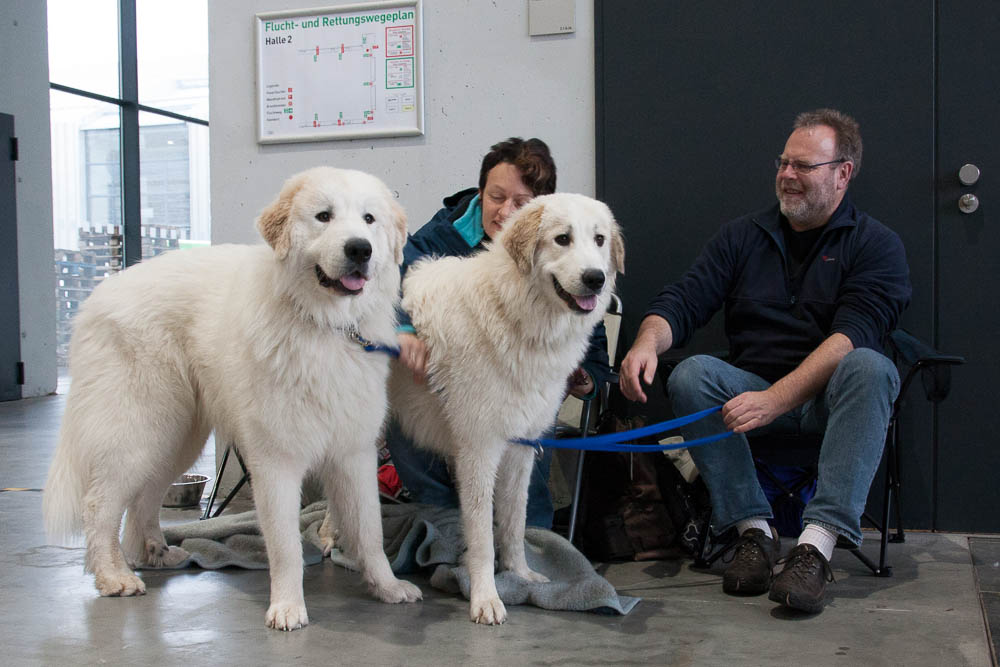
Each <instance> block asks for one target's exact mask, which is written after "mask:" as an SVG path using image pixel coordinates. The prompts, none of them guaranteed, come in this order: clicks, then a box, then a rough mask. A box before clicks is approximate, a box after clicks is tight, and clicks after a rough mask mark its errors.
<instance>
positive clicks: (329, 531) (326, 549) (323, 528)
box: [318, 511, 340, 556]
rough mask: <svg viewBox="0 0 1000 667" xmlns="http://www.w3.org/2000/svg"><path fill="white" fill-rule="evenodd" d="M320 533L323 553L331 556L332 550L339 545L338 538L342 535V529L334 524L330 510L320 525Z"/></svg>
mask: <svg viewBox="0 0 1000 667" xmlns="http://www.w3.org/2000/svg"><path fill="white" fill-rule="evenodd" d="M318 534H319V541H320V544H321V545H322V546H323V555H324V556H329V555H330V552H331V551H333V549H334V547H336V546H337V540H338V538H339V537H340V531H338V530H337V527H336V526H334V525H333V519H331V518H330V512H329V511H327V513H326V515H325V516H324V517H323V523H322V524H321V525H320V527H319V531H318Z"/></svg>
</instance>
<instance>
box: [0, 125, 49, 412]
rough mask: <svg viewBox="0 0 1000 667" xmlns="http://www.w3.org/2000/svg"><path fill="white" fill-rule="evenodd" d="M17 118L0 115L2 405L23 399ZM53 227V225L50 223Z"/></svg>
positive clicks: (0, 398)
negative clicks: (15, 151)
mask: <svg viewBox="0 0 1000 667" xmlns="http://www.w3.org/2000/svg"><path fill="white" fill-rule="evenodd" d="M13 137H14V117H13V116H11V115H8V114H5V113H0V276H2V281H3V283H2V284H3V287H2V288H0V401H12V400H14V399H18V398H21V386H20V384H18V372H17V368H18V363H19V362H20V360H21V320H20V316H19V306H18V289H17V196H16V193H17V191H16V185H15V181H14V157H15V156H14V155H13V154H12V150H13V149H12V143H11V141H12V139H13ZM49 224H51V223H49Z"/></svg>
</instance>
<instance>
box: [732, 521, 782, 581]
mask: <svg viewBox="0 0 1000 667" xmlns="http://www.w3.org/2000/svg"><path fill="white" fill-rule="evenodd" d="M726 551H727V552H729V553H728V554H726V555H725V556H723V557H722V562H724V563H730V564H729V567H727V568H726V571H725V572H724V573H723V574H722V590H724V591H725V592H726V593H734V594H737V595H760V594H761V593H766V592H767V589H768V586H770V584H771V568H772V567H773V566H774V563H775V561H776V559H777V558H778V554H779V553H781V544H780V543H779V541H778V534H777V533H775V532H774V529H773V528H772V529H771V537H768V536H767V535H765V534H764V531H763V530H761V529H760V528H750V529H748V530H747V531H745V532H744V533H743V534H742V535H740V536H739V538H738V539H737V540H736V541H735V542H733V543H732V544H731V545H729V546H728V547H726Z"/></svg>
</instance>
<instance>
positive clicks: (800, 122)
mask: <svg viewBox="0 0 1000 667" xmlns="http://www.w3.org/2000/svg"><path fill="white" fill-rule="evenodd" d="M816 125H826V126H827V127H830V128H833V131H834V132H835V133H836V136H837V159H838V160H850V161H851V162H853V163H854V170H853V171H852V172H851V179H852V180H853V179H854V177H855V176H857V175H858V172H859V171H861V128H860V127H858V121H856V120H854V119H853V118H851V117H850V116H848V115H847V114H846V113H843V112H841V111H837V110H836V109H816V110H815V111H805V112H803V113H800V114H799V115H798V116H797V117H796V118H795V124H794V126H793V127H792V129H793V130H799V129H802V128H804V127H815V126H816Z"/></svg>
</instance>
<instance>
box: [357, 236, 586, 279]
mask: <svg viewBox="0 0 1000 667" xmlns="http://www.w3.org/2000/svg"><path fill="white" fill-rule="evenodd" d="M344 254H345V255H347V259H349V260H351V261H352V262H354V263H356V264H364V263H365V262H367V261H368V260H369V259H371V256H372V244H371V243H369V242H368V241H367V240H366V239H358V238H353V239H350V240H349V241H348V242H347V243H346V244H344ZM603 280H604V276H601V281H602V282H603Z"/></svg>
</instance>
